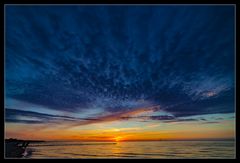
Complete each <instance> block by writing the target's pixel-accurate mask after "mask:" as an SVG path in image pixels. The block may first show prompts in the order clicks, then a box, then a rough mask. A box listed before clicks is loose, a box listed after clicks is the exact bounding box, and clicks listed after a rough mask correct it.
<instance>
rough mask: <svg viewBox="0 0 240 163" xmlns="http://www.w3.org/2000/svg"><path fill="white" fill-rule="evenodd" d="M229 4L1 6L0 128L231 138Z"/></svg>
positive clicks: (84, 135)
mask: <svg viewBox="0 0 240 163" xmlns="http://www.w3.org/2000/svg"><path fill="white" fill-rule="evenodd" d="M234 19H235V17H234V6H230V5H229V6H220V5H218V6H213V5H212V6H191V5H187V6H183V5H179V6H174V5H162V6H161V5H148V6H143V5H139V6H136V5H130V6H127V5H122V6H120V5H118V6H117V5H95V6H92V5H85V6H84V5H74V6H71V5H65V6H64V5H57V6H56V5H55V6H51V5H48V6H47V5H39V6H37V5H35V6H34V5H25V6H24V5H19V6H18V5H7V6H5V136H6V138H19V139H40V140H83V141H86V140H87V141H126V140H132V141H134V140H182V139H184V140H185V139H232V138H234V137H235V104H234V91H235V83H234V82H235V70H234V68H235V65H234V49H235V45H234V37H235V36H234V35H235V33H234Z"/></svg>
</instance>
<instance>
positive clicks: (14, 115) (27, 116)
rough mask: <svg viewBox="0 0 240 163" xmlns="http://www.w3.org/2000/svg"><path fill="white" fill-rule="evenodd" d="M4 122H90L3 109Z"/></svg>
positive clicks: (81, 119)
mask: <svg viewBox="0 0 240 163" xmlns="http://www.w3.org/2000/svg"><path fill="white" fill-rule="evenodd" d="M5 115H6V116H5V120H6V122H15V123H29V124H42V123H59V122H60V123H61V122H63V121H65V122H73V121H84V120H92V119H90V118H88V119H84V118H74V117H69V116H61V115H51V114H44V113H38V112H33V111H24V110H17V109H9V108H6V109H5Z"/></svg>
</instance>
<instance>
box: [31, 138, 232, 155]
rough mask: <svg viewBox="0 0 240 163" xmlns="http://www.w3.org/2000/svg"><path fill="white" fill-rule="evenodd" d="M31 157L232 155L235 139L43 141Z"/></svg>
mask: <svg viewBox="0 0 240 163" xmlns="http://www.w3.org/2000/svg"><path fill="white" fill-rule="evenodd" d="M28 150H29V151H32V152H31V153H32V154H31V155H30V156H29V157H30V158H235V144H234V141H154V142H117V143H108V142H44V143H34V144H30V145H29V147H28Z"/></svg>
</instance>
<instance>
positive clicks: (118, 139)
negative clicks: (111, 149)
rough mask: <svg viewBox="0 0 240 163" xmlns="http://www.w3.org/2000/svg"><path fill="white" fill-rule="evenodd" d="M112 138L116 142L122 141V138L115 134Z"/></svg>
mask: <svg viewBox="0 0 240 163" xmlns="http://www.w3.org/2000/svg"><path fill="white" fill-rule="evenodd" d="M114 140H115V141H117V142H118V141H122V140H123V137H121V136H117V137H115V138H114Z"/></svg>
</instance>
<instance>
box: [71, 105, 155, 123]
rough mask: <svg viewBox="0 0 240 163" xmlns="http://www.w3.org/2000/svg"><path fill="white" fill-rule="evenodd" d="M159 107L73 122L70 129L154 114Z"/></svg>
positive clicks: (137, 109)
mask: <svg viewBox="0 0 240 163" xmlns="http://www.w3.org/2000/svg"><path fill="white" fill-rule="evenodd" d="M159 107H160V106H159V105H157V106H151V107H147V108H136V109H132V110H130V111H123V112H118V113H114V114H110V115H105V116H100V117H96V118H93V119H91V118H89V119H88V120H85V121H81V122H74V123H73V124H71V127H75V126H81V125H88V124H93V123H102V122H112V121H117V120H126V119H129V118H133V117H134V116H137V115H141V114H143V113H148V112H154V111H156V109H159ZM68 127H69V126H68Z"/></svg>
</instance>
